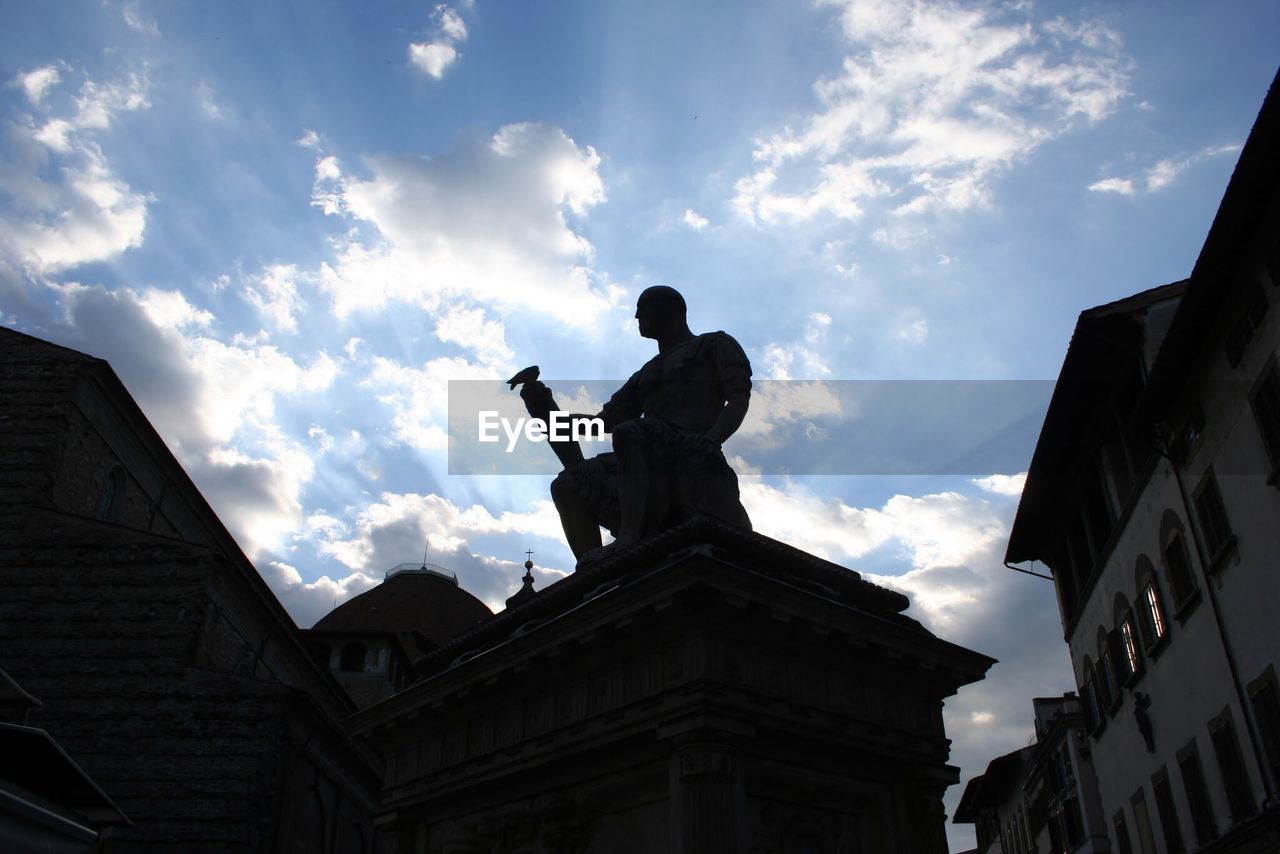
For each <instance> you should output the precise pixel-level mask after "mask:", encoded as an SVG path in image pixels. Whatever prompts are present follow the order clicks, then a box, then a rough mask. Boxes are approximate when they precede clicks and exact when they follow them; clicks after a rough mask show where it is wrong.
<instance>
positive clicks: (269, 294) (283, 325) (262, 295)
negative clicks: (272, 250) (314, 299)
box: [244, 264, 302, 332]
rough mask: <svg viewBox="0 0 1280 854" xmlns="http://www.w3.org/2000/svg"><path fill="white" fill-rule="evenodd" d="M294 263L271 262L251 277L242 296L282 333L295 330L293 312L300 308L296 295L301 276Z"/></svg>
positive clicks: (296, 325)
mask: <svg viewBox="0 0 1280 854" xmlns="http://www.w3.org/2000/svg"><path fill="white" fill-rule="evenodd" d="M300 275H301V274H300V273H299V272H298V267H297V265H295V264H271V265H269V266H267V267H266V268H264V269H263V271H262V272H261V273H259V274H258V275H256V276H253V277H251V278H250V279H249V280H248V283H247V284H246V285H245V288H244V296H245V299H247V300H248V301H249V302H250V303H252V304H253V306H254V307H255V308H257V309H258V311H259V312H260V313H261V314H262V316H263V317H265V318H266V319H267V320H269V321H271V323H272V324H273V325H274V326H275V327H276V328H277V329H279V330H281V331H284V332H297V331H298V322H297V320H296V319H295V318H294V313H295V312H297V311H299V310H300V309H301V308H302V300H301V299H300V298H299V296H298V279H299V277H300Z"/></svg>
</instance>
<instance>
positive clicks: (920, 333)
mask: <svg viewBox="0 0 1280 854" xmlns="http://www.w3.org/2000/svg"><path fill="white" fill-rule="evenodd" d="M893 335H894V337H895V338H897V339H898V340H899V341H902V342H904V343H906V344H923V343H925V342H926V341H928V340H929V321H928V320H926V319H925V318H924V317H923V316H922V315H921V314H920V309H918V308H911V309H908V310H906V311H904V312H903V313H902V314H901V315H900V316H899V317H898V325H897V328H895V329H894V331H893Z"/></svg>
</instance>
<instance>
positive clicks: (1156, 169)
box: [1089, 144, 1240, 196]
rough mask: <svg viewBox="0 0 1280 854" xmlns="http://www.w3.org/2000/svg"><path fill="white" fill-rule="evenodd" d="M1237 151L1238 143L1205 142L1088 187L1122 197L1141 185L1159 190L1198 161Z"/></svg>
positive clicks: (1154, 191)
mask: <svg viewBox="0 0 1280 854" xmlns="http://www.w3.org/2000/svg"><path fill="white" fill-rule="evenodd" d="M1239 150H1240V146H1239V145H1235V144H1232V145H1206V146H1205V147H1203V148H1201V149H1200V150H1199V151H1196V152H1193V153H1192V154H1188V155H1185V156H1182V157H1166V158H1162V159H1160V160H1158V161H1156V163H1155V164H1154V165H1152V166H1149V167H1148V168H1147V169H1145V170H1143V173H1142V175H1141V176H1134V177H1129V178H1120V177H1111V178H1103V179H1102V180H1100V181H1095V182H1094V183H1092V184H1090V185H1089V189H1090V190H1091V191H1093V192H1095V193H1118V194H1119V195H1122V196H1134V195H1137V193H1138V191H1139V189H1140V188H1141V189H1144V190H1146V192H1148V193H1158V192H1160V191H1161V190H1163V189H1165V188H1167V187H1169V186H1170V185H1172V184H1173V183H1174V181H1176V180H1177V179H1178V177H1179V176H1181V175H1182V173H1184V172H1186V171H1187V169H1189V168H1191V167H1192V166H1194V165H1195V164H1197V163H1199V162H1200V161H1202V160H1207V159H1209V158H1211V157H1219V156H1221V155H1224V154H1235V153H1236V152H1238V151H1239Z"/></svg>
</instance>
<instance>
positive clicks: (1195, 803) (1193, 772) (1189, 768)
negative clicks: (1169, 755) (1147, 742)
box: [1178, 739, 1218, 845]
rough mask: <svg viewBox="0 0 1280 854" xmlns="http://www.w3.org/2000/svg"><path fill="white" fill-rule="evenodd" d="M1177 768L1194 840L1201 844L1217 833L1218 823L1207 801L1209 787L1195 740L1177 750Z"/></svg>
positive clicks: (1211, 806) (1211, 805)
mask: <svg viewBox="0 0 1280 854" xmlns="http://www.w3.org/2000/svg"><path fill="white" fill-rule="evenodd" d="M1178 769H1179V770H1180V771H1181V772H1182V787H1183V789H1184V790H1185V791H1186V793H1187V804H1188V805H1189V806H1190V807H1191V824H1192V827H1193V828H1194V830H1195V832H1196V842H1198V843H1200V844H1201V845H1203V844H1204V843H1206V842H1208V841H1209V840H1211V839H1214V838H1215V837H1217V835H1218V823H1217V821H1216V820H1215V819H1214V817H1213V804H1212V803H1211V802H1210V801H1209V787H1208V786H1206V785H1205V782H1204V769H1203V768H1202V767H1201V766H1200V751H1199V750H1198V749H1197V748H1196V743H1195V740H1194V739H1192V741H1191V743H1190V744H1188V745H1187V746H1186V747H1184V748H1182V750H1179V751H1178Z"/></svg>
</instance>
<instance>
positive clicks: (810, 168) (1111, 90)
mask: <svg viewBox="0 0 1280 854" xmlns="http://www.w3.org/2000/svg"><path fill="white" fill-rule="evenodd" d="M822 2H823V3H824V5H834V6H837V7H839V9H840V14H841V23H842V26H843V32H844V35H845V37H846V38H847V39H848V41H849V43H850V45H851V46H852V47H853V48H854V49H855V50H854V52H853V53H851V54H850V55H848V56H846V58H845V60H844V65H843V69H842V72H841V73H840V74H839V75H838V76H835V77H829V78H824V79H822V80H819V81H818V82H817V83H815V84H814V92H815V95H816V96H817V98H818V101H819V102H820V104H821V109H820V111H819V112H817V113H815V114H813V115H811V116H809V117H807V118H806V119H805V120H804V122H803V123H802V125H801V126H800V129H799V130H794V129H792V128H790V127H788V128H784V129H783V130H782V131H780V132H777V133H775V134H773V135H771V136H767V137H764V138H762V139H759V140H757V142H756V147H755V151H754V153H753V157H754V159H755V161H756V164H757V166H756V169H755V171H754V172H752V173H751V174H749V175H746V176H744V177H743V178H741V179H740V180H739V181H738V183H737V185H736V196H735V198H734V202H733V204H734V207H735V209H736V210H737V212H738V213H739V215H741V216H743V217H744V218H746V219H747V220H749V221H751V222H756V223H766V224H771V223H778V222H783V221H791V222H800V221H805V220H809V219H812V218H813V217H815V216H817V215H819V214H826V215H830V216H834V217H836V218H840V219H848V220H853V219H858V218H860V217H861V216H863V214H864V212H865V210H866V206H867V205H868V204H870V203H872V202H874V201H877V200H881V199H883V200H885V201H886V202H887V204H888V205H890V206H891V207H890V210H891V211H892V212H893V213H897V214H899V215H909V214H920V213H925V212H929V211H934V210H965V209H968V208H972V207H977V206H982V205H985V204H987V202H988V201H989V198H990V194H991V180H992V179H993V178H994V176H996V175H997V174H999V173H1000V172H1002V171H1004V170H1006V169H1008V168H1009V167H1010V166H1012V165H1013V164H1015V163H1016V162H1018V161H1019V160H1021V159H1023V158H1025V157H1027V156H1028V155H1029V154H1030V153H1031V152H1032V151H1034V150H1035V149H1036V148H1037V147H1038V146H1040V145H1041V144H1043V143H1044V142H1045V141H1047V140H1049V139H1052V138H1054V137H1055V136H1058V135H1059V134H1061V133H1063V132H1064V131H1066V130H1067V129H1068V128H1070V127H1072V126H1073V125H1075V124H1077V123H1078V122H1081V121H1083V122H1096V121H1098V120H1099V119H1101V118H1102V117H1104V116H1106V115H1107V114H1108V113H1109V112H1111V111H1112V110H1113V109H1114V108H1115V106H1116V104H1117V103H1118V102H1119V100H1120V99H1121V98H1122V97H1123V96H1124V95H1125V94H1126V93H1125V88H1124V87H1125V83H1126V71H1127V67H1128V64H1129V63H1128V60H1127V59H1126V58H1124V57H1123V55H1122V54H1121V51H1120V45H1119V39H1118V37H1117V36H1116V35H1115V34H1114V33H1112V32H1111V31H1109V30H1107V29H1106V28H1105V27H1104V26H1102V25H1101V24H1098V23H1095V22H1085V23H1083V24H1080V25H1072V24H1070V23H1068V22H1066V21H1063V20H1062V19H1056V20H1054V21H1049V22H1047V23H1043V24H1041V25H1039V26H1037V25H1036V24H1035V22H1033V21H1032V20H1030V19H1029V18H1027V17H1026V13H1027V10H1028V9H1029V4H1027V5H1024V6H1019V7H1007V6H1006V7H1001V6H996V5H994V4H991V5H986V4H983V5H977V6H961V5H960V4H958V3H954V2H932V3H926V2H922V0H914V2H900V0H822Z"/></svg>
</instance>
